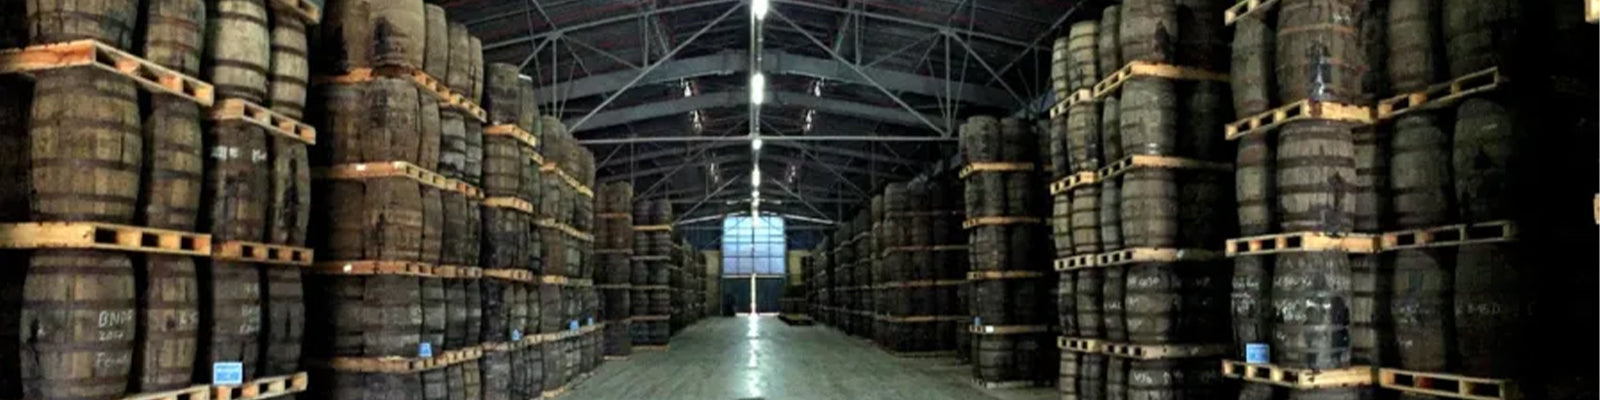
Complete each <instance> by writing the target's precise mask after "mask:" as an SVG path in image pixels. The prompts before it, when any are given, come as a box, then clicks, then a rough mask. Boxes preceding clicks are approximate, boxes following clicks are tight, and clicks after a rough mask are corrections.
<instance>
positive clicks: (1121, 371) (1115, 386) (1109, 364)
mask: <svg viewBox="0 0 1600 400" xmlns="http://www.w3.org/2000/svg"><path fill="white" fill-rule="evenodd" d="M1118 269H1121V268H1112V270H1118ZM1105 391H1106V397H1105V398H1106V400H1127V399H1128V359H1125V358H1121V357H1109V358H1107V359H1106V388H1105ZM1141 398H1142V397H1141Z"/></svg>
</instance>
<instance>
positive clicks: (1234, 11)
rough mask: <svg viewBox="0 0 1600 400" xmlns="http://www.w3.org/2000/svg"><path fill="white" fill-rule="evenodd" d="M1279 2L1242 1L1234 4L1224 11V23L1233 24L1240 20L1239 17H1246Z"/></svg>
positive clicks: (1268, 0) (1263, 0)
mask: <svg viewBox="0 0 1600 400" xmlns="http://www.w3.org/2000/svg"><path fill="white" fill-rule="evenodd" d="M1277 3H1278V0H1244V1H1241V2H1239V3H1238V4H1234V5H1233V6H1232V7H1228V10H1227V11H1224V12H1223V14H1222V22H1223V24H1227V25H1233V23H1234V22H1237V21H1239V18H1244V17H1245V16H1248V15H1250V14H1252V13H1256V12H1260V11H1265V10H1266V9H1268V8H1271V7H1272V5H1273V4H1277Z"/></svg>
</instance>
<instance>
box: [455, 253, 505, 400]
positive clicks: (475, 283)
mask: <svg viewBox="0 0 1600 400" xmlns="http://www.w3.org/2000/svg"><path fill="white" fill-rule="evenodd" d="M483 286H484V283H483V280H481V279H468V280H466V287H464V288H462V289H461V290H462V291H463V292H465V294H466V298H467V306H466V308H467V324H466V329H467V330H466V332H467V344H468V345H475V344H481V343H487V342H494V341H499V338H496V337H491V336H492V335H493V334H494V332H489V331H488V330H487V329H486V328H485V327H486V326H487V324H485V323H484V321H485V320H486V319H487V318H485V314H484V311H485V308H484V307H483ZM469 388H470V387H469Z"/></svg>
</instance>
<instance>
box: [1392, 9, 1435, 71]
mask: <svg viewBox="0 0 1600 400" xmlns="http://www.w3.org/2000/svg"><path fill="white" fill-rule="evenodd" d="M1439 13H1440V10H1439V2H1438V1H1434V0H1391V1H1390V2H1389V20H1388V27H1387V28H1388V30H1389V34H1388V35H1387V43H1386V45H1387V48H1388V54H1387V55H1386V56H1387V57H1388V63H1387V65H1388V78H1389V83H1390V85H1392V89H1394V92H1395V93H1406V92H1413V91H1418V90H1423V89H1427V88H1428V85H1432V84H1433V83H1434V82H1438V81H1439V78H1440V75H1441V74H1440V72H1443V68H1441V67H1442V66H1441V65H1440V64H1441V62H1440V61H1442V60H1439V59H1438V58H1437V56H1436V55H1437V54H1439V53H1440V52H1439V48H1438V46H1439V42H1440V40H1439V38H1438V37H1437V36H1438V34H1439V32H1440V29H1441V28H1440V26H1439V19H1438V18H1439Z"/></svg>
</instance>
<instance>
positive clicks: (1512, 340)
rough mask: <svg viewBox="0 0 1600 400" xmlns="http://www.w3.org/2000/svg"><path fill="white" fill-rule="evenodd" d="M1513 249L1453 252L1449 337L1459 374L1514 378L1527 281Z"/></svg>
mask: <svg viewBox="0 0 1600 400" xmlns="http://www.w3.org/2000/svg"><path fill="white" fill-rule="evenodd" d="M1513 246H1515V245H1514V244H1508V243H1494V244H1475V245H1467V246H1461V247H1460V248H1458V249H1457V251H1456V271H1455V299H1454V300H1455V318H1454V323H1455V332H1456V347H1455V350H1456V353H1457V354H1459V355H1460V356H1461V372H1462V373H1464V374H1467V375H1471V376H1517V375H1518V374H1519V373H1520V372H1519V371H1518V368H1519V366H1521V365H1524V363H1522V362H1521V360H1522V359H1523V358H1524V357H1525V356H1524V354H1526V353H1525V349H1526V347H1527V344H1526V341H1527V340H1528V339H1530V338H1532V336H1531V335H1528V330H1529V327H1528V326H1527V325H1526V323H1525V321H1527V320H1529V319H1531V318H1532V313H1531V311H1530V309H1531V304H1532V301H1531V298H1530V297H1529V296H1528V295H1527V294H1526V293H1530V292H1529V289H1530V288H1531V285H1530V283H1531V282H1532V280H1531V279H1529V278H1528V277H1526V274H1524V271H1523V269H1522V268H1523V267H1525V263H1523V262H1522V261H1521V259H1520V258H1519V254H1518V250H1517V249H1516V248H1515V247H1513Z"/></svg>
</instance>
